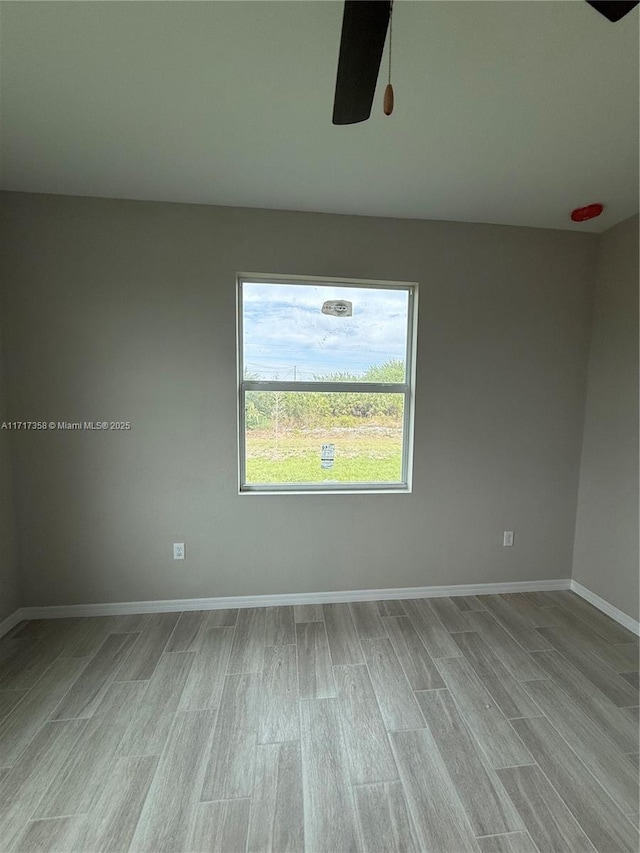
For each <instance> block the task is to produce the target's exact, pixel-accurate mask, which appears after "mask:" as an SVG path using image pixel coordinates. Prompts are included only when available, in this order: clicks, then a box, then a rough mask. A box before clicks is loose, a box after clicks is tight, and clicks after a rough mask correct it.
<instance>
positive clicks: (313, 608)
mask: <svg viewBox="0 0 640 853" xmlns="http://www.w3.org/2000/svg"><path fill="white" fill-rule="evenodd" d="M293 618H294V621H295V622H324V615H323V613H322V605H321V604H294V606H293Z"/></svg>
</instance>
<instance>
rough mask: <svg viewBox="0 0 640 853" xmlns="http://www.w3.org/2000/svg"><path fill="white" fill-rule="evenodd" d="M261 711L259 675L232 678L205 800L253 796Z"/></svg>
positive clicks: (226, 687)
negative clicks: (256, 745)
mask: <svg viewBox="0 0 640 853" xmlns="http://www.w3.org/2000/svg"><path fill="white" fill-rule="evenodd" d="M259 708H260V675H259V673H244V674H240V675H228V676H227V677H226V679H225V683H224V690H223V693H222V700H221V702H220V707H219V709H218V719H217V721H216V727H215V732H214V736H213V743H212V745H211V754H210V757H209V761H208V763H207V766H206V771H205V778H204V784H203V788H202V795H201V799H202V800H205V801H212V800H234V799H243V798H245V797H250V796H251V792H252V790H253V773H254V768H255V744H256V737H257V734H258V720H259Z"/></svg>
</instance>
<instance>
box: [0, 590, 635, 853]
mask: <svg viewBox="0 0 640 853" xmlns="http://www.w3.org/2000/svg"><path fill="white" fill-rule="evenodd" d="M637 822H638V640H637V638H636V637H634V636H633V635H632V634H630V633H629V632H628V631H626V630H625V629H623V628H621V627H620V626H619V625H618V624H617V623H615V622H613V621H612V620H611V619H609V618H608V617H607V616H605V615H603V614H602V613H601V612H599V611H597V610H595V609H594V608H593V607H591V606H590V605H589V604H587V603H586V602H584V601H583V600H582V599H580V598H578V597H577V596H576V595H574V594H573V593H570V592H553V593H523V594H517V595H498V596H482V597H478V598H474V597H462V598H438V599H429V600H405V601H380V602H361V603H355V604H327V605H322V606H320V605H305V606H300V607H274V608H253V609H248V610H239V611H236V610H233V611H232V610H217V611H208V612H185V613H162V614H146V615H143V616H114V617H101V618H91V619H59V620H48V621H34V622H27V623H22V624H21V625H19V626H17V627H16V628H15V629H14V630H13V631H12V632H11V633H10V634H9V635H7V636H5V637H4V638H2V639H1V640H0V850H2V853H15V852H16V851H59V853H62V851H80V852H81V853H90V851H112V853H126V851H147V853H163V851H166V853H182V851H216V850H217V851H223V852H224V853H232V852H233V851H252V852H253V851H274V853H285V851H318V853H320V851H326V853H338V851H379V852H380V853H382V851H399V850H406V851H411V850H412V851H433V853H463V851H475V853H535V851H539V853H548V851H562V853H564V851H593V850H597V851H600V853H617V851H637V850H638V833H637V829H636V826H637Z"/></svg>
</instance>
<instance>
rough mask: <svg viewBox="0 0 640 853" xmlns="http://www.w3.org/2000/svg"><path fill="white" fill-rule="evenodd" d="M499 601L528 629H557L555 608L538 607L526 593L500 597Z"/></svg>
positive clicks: (514, 593)
mask: <svg viewBox="0 0 640 853" xmlns="http://www.w3.org/2000/svg"><path fill="white" fill-rule="evenodd" d="M499 600H500V601H504V602H505V603H506V604H508V605H509V606H510V607H511V608H512V609H513V610H514V611H515V612H516V613H517V614H518V616H520V618H521V619H522V621H523V622H524V623H526V624H527V625H528V626H529V627H530V628H553V627H557V624H558V623H557V621H556V613H557V611H556V610H555V608H553V607H538V605H537V604H535V603H534V602H533V601H532V600H531V599H530V598H529V597H528V596H527V594H526V593H523V592H513V593H508V594H505V595H500V596H499Z"/></svg>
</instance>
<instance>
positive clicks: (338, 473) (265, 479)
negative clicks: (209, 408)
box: [246, 424, 402, 484]
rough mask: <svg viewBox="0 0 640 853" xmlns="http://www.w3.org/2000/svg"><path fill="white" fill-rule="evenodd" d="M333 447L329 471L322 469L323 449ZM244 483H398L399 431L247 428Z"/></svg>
mask: <svg viewBox="0 0 640 853" xmlns="http://www.w3.org/2000/svg"><path fill="white" fill-rule="evenodd" d="M326 443H331V444H335V461H334V464H333V468H329V469H323V468H321V466H320V453H321V449H322V445H323V444H326ZM246 452H247V465H246V475H247V482H248V483H250V484H258V483H322V482H331V481H333V482H336V481H337V482H339V483H377V482H398V481H399V480H400V479H401V471H402V427H401V426H400V425H398V426H391V427H390V426H377V425H375V424H367V426H366V427H357V428H354V429H349V428H343V429H337V428H334V429H315V430H296V429H281V430H279V432H278V435H277V436H276V434H275V431H272V430H270V431H267V430H248V431H247V439H246Z"/></svg>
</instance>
